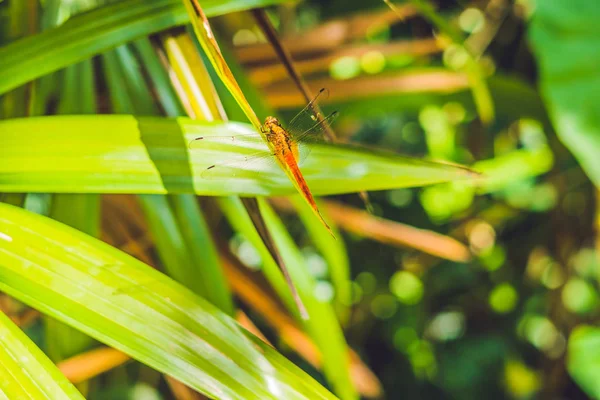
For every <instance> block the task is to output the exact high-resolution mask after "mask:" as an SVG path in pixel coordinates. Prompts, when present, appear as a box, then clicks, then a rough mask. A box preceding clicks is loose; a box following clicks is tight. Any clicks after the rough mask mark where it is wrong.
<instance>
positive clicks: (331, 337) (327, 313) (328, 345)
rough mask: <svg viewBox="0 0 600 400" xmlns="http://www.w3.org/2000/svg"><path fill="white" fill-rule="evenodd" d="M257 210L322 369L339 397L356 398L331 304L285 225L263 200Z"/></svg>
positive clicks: (343, 341) (345, 352)
mask: <svg viewBox="0 0 600 400" xmlns="http://www.w3.org/2000/svg"><path fill="white" fill-rule="evenodd" d="M259 205H260V210H261V214H262V216H263V218H264V219H265V223H266V224H267V227H268V228H269V230H270V232H271V235H272V237H273V240H274V241H275V245H276V246H277V248H278V249H279V251H280V253H281V256H282V257H283V259H284V261H285V263H286V265H287V266H288V270H289V272H290V275H291V276H292V279H293V281H294V284H295V285H296V288H297V289H298V293H299V294H300V297H301V298H302V302H303V303H304V304H305V306H306V310H307V311H308V314H309V316H310V318H309V319H308V320H305V321H303V322H304V325H305V327H306V330H307V331H308V333H309V334H310V336H311V337H312V338H313V340H314V341H315V343H316V344H317V346H318V347H319V350H320V351H321V354H322V357H321V359H322V362H323V371H324V373H325V375H326V376H327V379H328V380H329V381H330V382H331V384H332V386H333V388H334V391H335V393H337V394H338V395H339V396H340V398H341V399H358V395H357V393H356V389H355V388H354V385H353V384H352V381H351V380H350V371H349V367H350V357H349V354H348V347H347V345H346V340H345V338H344V333H343V332H342V329H341V327H340V324H339V322H338V321H337V318H336V315H335V312H334V311H333V307H332V306H331V303H329V302H328V301H327V300H321V299H319V298H318V297H317V294H316V292H315V290H316V282H315V280H314V278H313V277H312V276H311V275H310V273H309V272H308V268H306V264H305V263H304V259H303V258H302V254H301V253H300V251H299V250H298V248H297V247H296V245H295V244H294V241H293V239H292V238H291V236H290V234H289V233H288V232H287V229H286V227H285V225H283V223H282V222H281V220H280V219H279V218H278V217H277V215H276V214H275V212H274V211H273V209H272V208H271V207H270V206H269V205H268V203H267V202H265V201H264V199H259Z"/></svg>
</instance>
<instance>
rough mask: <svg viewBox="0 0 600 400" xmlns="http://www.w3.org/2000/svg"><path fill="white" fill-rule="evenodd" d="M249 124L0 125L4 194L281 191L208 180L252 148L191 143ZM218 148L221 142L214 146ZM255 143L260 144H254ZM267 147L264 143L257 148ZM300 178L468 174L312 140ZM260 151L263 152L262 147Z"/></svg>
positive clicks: (43, 120)
mask: <svg viewBox="0 0 600 400" xmlns="http://www.w3.org/2000/svg"><path fill="white" fill-rule="evenodd" d="M253 132H254V131H253V129H252V128H251V127H250V126H249V125H247V124H241V123H214V122H212V123H209V122H201V121H192V120H190V119H188V118H175V119H169V118H153V117H143V118H142V117H139V118H136V117H133V116H128V115H113V116H69V117H66V116H58V117H40V118H26V119H15V120H6V121H2V122H0V140H1V141H2V147H1V148H0V191H3V192H18V191H21V192H71V193H97V192H102V193H108V192H110V193H123V192H126V193H167V192H169V193H190V192H192V191H194V192H195V193H197V194H202V195H220V196H223V195H231V194H236V195H249V196H252V195H264V196H270V195H287V194H291V193H294V188H293V186H292V184H291V182H290V181H289V180H288V179H287V177H286V176H285V175H284V173H283V172H282V171H281V170H280V169H279V168H278V167H277V166H276V165H271V166H269V167H268V168H266V169H265V170H263V171H262V172H261V173H257V172H256V171H243V170H241V171H238V174H237V176H236V177H235V179H232V178H231V177H230V176H224V177H223V178H220V179H205V178H203V177H202V172H204V171H205V170H206V168H208V167H209V166H210V165H213V164H215V163H221V162H222V161H223V160H230V159H233V158H237V159H239V158H240V156H241V155H247V154H248V153H250V152H255V151H256V148H254V149H250V148H248V147H244V146H254V144H250V145H249V144H247V143H242V142H238V143H236V144H235V145H232V144H227V143H213V144H212V145H211V146H210V148H202V146H200V147H198V146H196V147H195V148H194V149H191V150H190V149H189V148H188V145H189V143H190V142H191V141H192V140H193V139H195V138H197V137H199V136H209V135H223V136H230V135H237V134H249V133H253ZM213 142H217V141H213ZM260 144H261V142H260V141H257V145H260ZM263 146H265V145H263ZM310 146H311V148H312V151H311V153H310V155H309V157H308V158H307V159H306V161H305V162H304V164H302V165H301V168H302V172H303V174H304V176H305V178H306V180H307V182H308V183H309V185H310V187H311V188H312V190H313V192H314V193H315V194H318V195H325V194H336V193H348V192H356V191H360V190H383V189H390V188H401V187H412V186H424V185H428V184H432V183H439V182H445V181H453V180H463V179H469V178H472V177H473V174H472V173H470V172H469V171H467V170H465V169H463V168H459V167H454V166H449V165H446V164H438V163H434V162H428V161H422V160H418V159H413V158H408V157H402V156H398V155H394V154H389V153H385V152H380V151H367V150H364V149H359V148H355V147H350V146H344V145H329V144H312V145H310ZM264 149H266V147H265V148H264Z"/></svg>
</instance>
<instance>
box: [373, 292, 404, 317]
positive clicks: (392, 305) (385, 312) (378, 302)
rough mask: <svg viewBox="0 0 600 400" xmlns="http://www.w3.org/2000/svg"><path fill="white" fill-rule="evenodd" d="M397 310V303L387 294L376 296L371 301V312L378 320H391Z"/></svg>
mask: <svg viewBox="0 0 600 400" xmlns="http://www.w3.org/2000/svg"><path fill="white" fill-rule="evenodd" d="M397 309H398V302H397V300H396V299H395V298H394V296H392V295H389V294H378V295H377V296H375V298H374V299H373V300H372V301H371V312H372V313H373V315H374V316H376V317H377V318H379V319H389V318H391V317H392V316H393V315H394V314H395V313H396V310H397Z"/></svg>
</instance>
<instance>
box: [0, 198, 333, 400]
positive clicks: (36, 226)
mask: <svg viewBox="0 0 600 400" xmlns="http://www.w3.org/2000/svg"><path fill="white" fill-rule="evenodd" d="M124 288H129V289H128V290H123V289H124ZM132 288H135V290H131V289H132ZM0 290H2V291H4V292H6V293H8V294H9V295H11V296H13V297H15V298H17V299H19V300H21V301H23V302H25V303H26V304H28V305H30V306H32V307H34V308H36V309H39V310H40V311H41V312H43V313H45V314H48V315H50V316H52V317H54V318H56V319H58V320H60V321H62V322H65V323H67V324H69V325H71V326H73V327H75V328H76V329H79V330H81V331H82V332H85V333H87V334H88V335H90V336H92V337H94V338H95V339H97V340H99V341H101V342H103V343H106V344H108V345H109V346H112V347H115V348H117V349H119V350H121V351H123V352H125V353H127V354H129V355H130V356H132V357H133V358H135V359H137V360H139V361H141V362H143V363H145V364H147V365H149V366H151V367H153V368H154V369H156V370H158V371H161V372H163V373H166V374H168V375H171V376H173V377H175V378H176V379H178V380H180V381H181V382H183V383H185V384H186V385H188V386H190V387H192V388H194V389H196V390H198V391H200V392H201V393H204V394H206V395H207V396H209V397H213V398H230V399H282V398H285V399H333V398H334V396H333V395H331V394H330V393H329V392H327V391H326V390H325V389H324V388H323V387H321V386H320V385H319V384H317V383H316V382H315V381H314V380H313V379H312V378H310V377H309V376H308V375H306V374H305V373H303V372H302V371H301V370H299V369H298V368H297V367H295V366H294V365H293V364H291V363H290V362H288V361H286V360H284V359H283V358H282V357H281V356H279V355H277V353H276V351H275V350H273V349H272V348H271V347H270V346H268V345H266V344H264V343H262V342H261V341H260V340H259V339H257V338H254V337H253V336H252V335H251V334H249V333H248V332H246V331H245V330H244V329H243V328H241V327H240V326H239V325H238V324H237V323H236V322H235V321H234V320H233V319H231V318H230V317H228V316H226V315H225V314H224V313H222V312H221V311H219V310H218V309H217V308H216V307H214V306H212V305H211V304H210V303H208V302H207V301H205V300H203V299H202V298H200V297H198V296H196V295H195V294H194V293H192V292H191V291H189V290H188V289H186V288H185V287H183V286H182V285H180V284H178V283H176V282H175V281H173V280H171V279H170V278H168V277H167V276H165V275H163V274H161V273H160V272H158V271H156V270H154V269H152V268H151V267H149V266H147V265H145V264H143V263H142V262H140V261H138V260H136V259H134V258H133V257H131V256H129V255H127V254H125V253H123V252H121V251H119V250H117V249H115V248H113V247H111V246H109V245H107V244H105V243H102V242H101V241H99V240H96V239H94V238H92V237H90V236H88V235H85V234H83V233H81V232H79V231H77V230H75V229H72V228H69V227H67V226H65V225H63V224H60V223H58V222H56V221H53V220H51V219H49V218H46V217H42V216H39V215H36V214H32V213H30V212H27V211H25V210H23V209H20V208H17V207H14V206H9V205H6V204H0ZM5 351H6V350H5ZM0 364H1V363H0Z"/></svg>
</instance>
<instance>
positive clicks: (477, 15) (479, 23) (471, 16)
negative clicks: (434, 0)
mask: <svg viewBox="0 0 600 400" xmlns="http://www.w3.org/2000/svg"><path fill="white" fill-rule="evenodd" d="M458 25H459V26H460V28H461V29H462V30H463V31H465V32H468V33H476V32H479V31H481V30H482V29H483V27H484V26H485V16H484V15H483V12H481V10H479V9H478V8H473V7H469V8H467V9H466V10H465V11H463V12H462V13H461V14H460V16H459V17H458Z"/></svg>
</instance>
